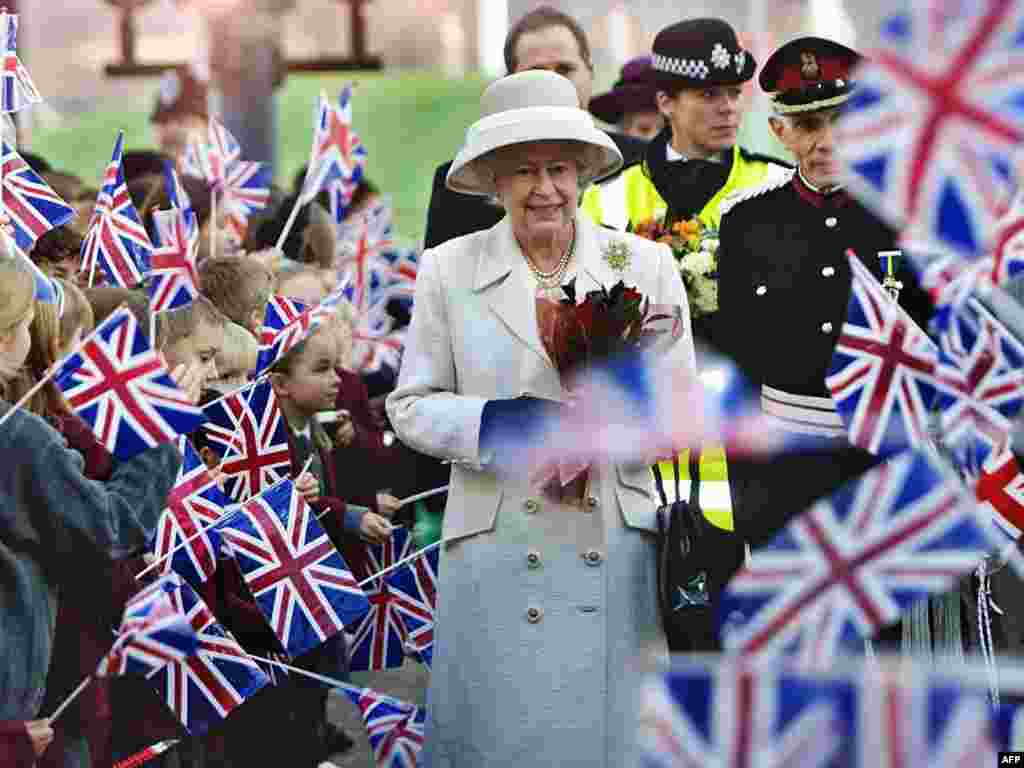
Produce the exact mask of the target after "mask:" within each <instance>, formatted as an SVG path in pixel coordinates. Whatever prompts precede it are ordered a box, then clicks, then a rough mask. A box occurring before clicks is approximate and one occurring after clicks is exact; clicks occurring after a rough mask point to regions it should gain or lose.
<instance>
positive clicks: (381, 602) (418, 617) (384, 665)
mask: <svg viewBox="0 0 1024 768" xmlns="http://www.w3.org/2000/svg"><path fill="white" fill-rule="evenodd" d="M413 545H414V541H413V537H412V536H411V535H410V534H409V531H408V530H406V529H404V528H395V529H394V531H392V533H391V538H389V539H388V540H387V541H386V542H384V543H383V544H366V545H364V546H365V547H366V557H365V560H364V562H363V564H362V568H359V569H357V571H358V573H359V580H360V581H361V582H362V581H365V580H366V579H368V578H370V577H371V576H373V575H374V574H375V573H380V572H381V571H383V570H384V569H385V568H390V567H391V566H392V565H394V564H395V563H397V562H398V561H399V560H401V559H402V558H404V557H406V556H408V555H411V554H412V553H413V552H414V551H415V550H414V549H413ZM420 559H422V558H417V560H420ZM424 586H425V587H426V588H427V589H429V588H430V587H429V586H428V585H426V584H424ZM415 589H416V587H415V586H413V587H412V588H409V587H404V588H403V587H399V588H395V587H394V586H393V582H392V580H391V579H389V578H387V577H381V578H377V579H374V580H373V581H371V582H369V584H367V585H366V586H365V587H364V590H365V592H366V597H367V598H368V599H369V601H370V610H369V612H368V613H367V614H366V615H365V616H363V617H362V620H361V621H360V622H359V624H357V625H356V626H355V627H354V628H353V629H351V631H350V634H351V636H350V638H349V660H350V661H349V663H350V668H351V669H352V671H353V672H362V671H364V670H374V671H376V670H380V669H390V668H393V667H400V666H402V662H403V661H404V659H405V651H404V648H405V643H406V640H407V639H408V636H409V629H408V625H407V624H406V620H405V617H409V618H410V619H412V621H413V623H415V624H416V626H417V627H419V628H422V627H423V626H425V625H426V623H428V622H431V621H432V615H433V611H432V610H431V611H427V610H426V609H425V605H424V602H425V601H424V599H423V598H422V597H421V596H417V595H415V594H414V591H415ZM428 632H430V633H431V634H429V635H428V634H421V642H423V643H426V642H428V641H429V642H432V640H433V638H432V627H431V630H429V631H428Z"/></svg>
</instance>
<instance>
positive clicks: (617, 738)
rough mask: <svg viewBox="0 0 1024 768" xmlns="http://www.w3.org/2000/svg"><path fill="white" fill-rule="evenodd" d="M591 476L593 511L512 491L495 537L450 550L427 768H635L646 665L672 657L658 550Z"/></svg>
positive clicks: (605, 485) (443, 567) (445, 556)
mask: <svg viewBox="0 0 1024 768" xmlns="http://www.w3.org/2000/svg"><path fill="white" fill-rule="evenodd" d="M591 473H592V477H591V487H590V493H591V494H593V499H594V502H595V503H593V504H591V505H588V504H583V505H582V506H577V505H567V504H559V503H555V502H552V501H549V500H546V499H544V498H541V497H540V496H538V495H537V494H531V493H530V492H529V491H528V490H520V489H515V488H506V489H505V490H504V492H503V496H502V502H501V505H500V506H499V508H498V514H497V521H496V523H495V530H494V531H491V532H489V533H485V534H480V535H477V536H473V537H470V538H467V539H463V540H460V541H456V542H453V543H451V544H449V545H447V546H446V548H445V549H444V551H443V553H442V556H441V564H440V573H439V576H438V579H439V585H438V606H437V625H436V632H435V645H434V665H433V669H432V671H431V680H430V689H429V693H428V698H427V710H428V715H427V732H426V741H427V743H426V747H425V751H424V760H423V765H425V766H429V767H430V768H481V767H483V766H487V768H500V767H501V766H509V768H512V767H513V766H514V767H515V768H522V766H524V765H531V766H560V767H565V766H580V768H583V766H586V767H587V768H600V767H601V766H608V767H609V768H621V766H624V765H629V764H635V763H636V761H635V755H634V747H633V744H634V736H635V732H636V712H637V707H636V697H637V693H638V690H639V686H640V683H641V682H642V676H641V673H640V668H641V664H642V661H643V660H645V659H649V657H650V654H651V653H652V652H653V653H654V654H656V655H659V656H662V655H665V654H666V650H665V642H664V634H663V631H662V629H661V626H660V620H659V617H658V609H657V603H656V599H655V566H656V564H655V553H656V542H655V537H654V536H653V534H651V533H648V532H646V531H640V530H635V529H630V528H626V527H625V526H624V524H623V517H622V513H621V510H620V508H619V503H618V500H617V497H616V494H615V492H614V488H613V487H612V486H611V482H612V480H611V479H609V480H608V481H607V482H602V476H601V475H599V474H598V473H597V471H596V470H591ZM609 474H610V473H609ZM612 477H613V475H612Z"/></svg>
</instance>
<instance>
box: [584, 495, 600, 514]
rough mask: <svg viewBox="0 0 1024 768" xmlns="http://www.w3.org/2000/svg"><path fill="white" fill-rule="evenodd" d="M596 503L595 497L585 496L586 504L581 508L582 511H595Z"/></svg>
mask: <svg viewBox="0 0 1024 768" xmlns="http://www.w3.org/2000/svg"><path fill="white" fill-rule="evenodd" d="M597 503H598V502H597V497H596V496H587V503H586V505H585V506H584V507H583V509H584V511H586V512H593V511H594V510H595V509H597Z"/></svg>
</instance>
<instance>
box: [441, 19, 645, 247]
mask: <svg viewBox="0 0 1024 768" xmlns="http://www.w3.org/2000/svg"><path fill="white" fill-rule="evenodd" d="M505 67H506V69H507V70H508V72H509V74H513V73H515V72H523V71H525V70H528V69H547V70H550V71H552V72H556V73H558V74H559V75H562V76H563V77H566V78H568V79H569V80H571V81H572V84H573V85H575V86H576V92H577V93H578V94H579V97H580V108H581V109H586V108H587V105H588V103H589V102H590V95H591V92H592V90H593V84H594V65H593V62H592V61H591V57H590V44H589V42H588V41H587V37H586V34H585V33H584V32H583V28H582V27H581V26H580V25H579V22H577V21H576V20H575V19H574V18H572V17H571V16H568V15H566V14H564V13H562V12H561V11H559V10H556V9H554V8H549V7H541V8H538V9H536V10H534V11H531V12H530V13H528V14H526V15H525V16H523V17H522V18H521V19H520V20H519V21H518V22H516V24H515V25H514V26H513V27H512V29H510V30H509V33H508V37H507V38H506V39H505ZM608 135H609V136H611V138H612V140H613V141H614V142H615V144H616V146H618V148H619V151H620V152H621V153H622V158H623V161H624V162H623V166H622V168H621V169H620V171H619V172H620V173H621V172H622V171H623V170H625V169H626V168H628V167H630V166H631V165H636V164H637V163H639V162H640V160H641V159H642V157H643V153H644V150H645V148H646V147H647V142H646V141H643V140H641V139H637V138H634V137H632V136H626V135H624V134H621V133H609V134H608ZM450 167H451V161H448V162H447V163H444V164H442V165H440V166H438V168H437V170H436V171H435V172H434V186H433V189H432V190H431V192H430V207H429V208H428V209H427V232H426V236H425V238H424V247H426V248H433V247H434V246H437V245H440V244H441V243H443V242H446V241H448V240H451V239H452V238H453V237H459V236H461V235H468V234H469V233H471V232H479V231H480V230H482V229H489V228H491V227H493V226H494V225H495V224H497V223H498V222H499V221H500V220H501V219H502V217H503V216H504V215H505V211H504V209H502V208H501V207H500V206H499V205H497V203H496V202H495V201H493V200H491V199H490V198H487V197H481V196H478V195H466V194H463V193H461V192H453V191H452V190H450V189H448V188H447V187H446V186H445V179H446V178H447V176H448V169H449V168H450Z"/></svg>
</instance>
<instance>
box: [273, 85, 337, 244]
mask: <svg viewBox="0 0 1024 768" xmlns="http://www.w3.org/2000/svg"><path fill="white" fill-rule="evenodd" d="M326 102H327V94H326V93H324V92H323V91H320V101H318V102H317V108H316V119H315V120H314V121H313V141H312V143H311V144H310V147H309V162H307V163H306V175H305V176H303V177H302V187H301V188H300V189H299V195H298V197H296V198H295V205H293V206H292V210H291V213H289V214H288V221H286V222H285V223H284V229H282V230H281V234H280V235H279V236H278V238H277V245H275V246H274V248H275V249H276V250H278V251H280V250H281V248H282V246H284V241H285V240H287V239H288V235H289V234H290V233H291V231H292V227H293V226H295V219H296V218H298V215H299V211H300V210H302V208H303V206H305V205H306V200H305V197H306V184H307V183H308V182H309V174H310V171H312V170H313V160H314V159H315V158H316V135H317V130H318V128H319V123H320V106H321V105H322V104H324V103H326Z"/></svg>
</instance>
